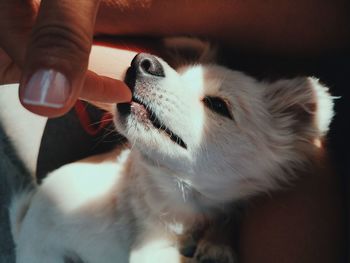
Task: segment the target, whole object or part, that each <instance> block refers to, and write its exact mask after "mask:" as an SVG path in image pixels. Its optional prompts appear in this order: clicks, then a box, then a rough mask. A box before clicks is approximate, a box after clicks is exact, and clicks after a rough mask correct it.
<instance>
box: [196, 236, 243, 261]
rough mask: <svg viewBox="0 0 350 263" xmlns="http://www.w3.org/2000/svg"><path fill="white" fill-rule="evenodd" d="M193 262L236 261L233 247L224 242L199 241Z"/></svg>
mask: <svg viewBox="0 0 350 263" xmlns="http://www.w3.org/2000/svg"><path fill="white" fill-rule="evenodd" d="M192 262H193V263H237V260H236V256H235V253H234V251H233V249H232V248H231V247H230V246H228V245H224V244H214V243H211V242H208V241H205V240H203V241H201V242H200V243H199V244H198V246H197V250H196V253H195V255H194V257H193V259H192Z"/></svg>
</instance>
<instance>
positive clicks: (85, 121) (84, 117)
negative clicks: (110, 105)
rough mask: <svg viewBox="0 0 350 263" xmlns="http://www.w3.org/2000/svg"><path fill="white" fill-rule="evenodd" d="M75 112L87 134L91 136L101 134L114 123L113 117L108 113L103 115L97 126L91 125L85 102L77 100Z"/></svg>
mask: <svg viewBox="0 0 350 263" xmlns="http://www.w3.org/2000/svg"><path fill="white" fill-rule="evenodd" d="M74 109H75V112H76V114H77V116H78V118H79V121H80V123H81V125H82V126H83V129H84V130H85V132H86V133H87V134H89V135H91V136H96V135H97V134H99V133H100V132H101V131H102V130H103V129H104V128H105V127H106V126H108V125H109V124H110V123H111V122H112V118H113V117H112V115H111V114H110V113H109V112H106V113H104V114H103V115H102V117H101V119H100V121H99V122H98V124H97V125H93V124H92V123H91V119H90V117H89V114H88V113H87V111H86V105H85V103H84V102H83V101H81V100H77V102H76V103H75V106H74Z"/></svg>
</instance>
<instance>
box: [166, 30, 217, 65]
mask: <svg viewBox="0 0 350 263" xmlns="http://www.w3.org/2000/svg"><path fill="white" fill-rule="evenodd" d="M163 45H164V48H165V50H166V54H164V57H165V59H166V61H167V62H168V63H169V64H170V65H171V66H173V67H179V66H181V65H184V64H191V63H202V64H203V63H204V64H205V63H214V62H215V61H216V60H217V48H216V47H215V46H214V45H213V44H212V43H210V42H208V41H205V40H201V39H199V38H191V37H170V38H165V39H164V40H163Z"/></svg>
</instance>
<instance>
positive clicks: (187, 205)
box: [126, 149, 211, 223]
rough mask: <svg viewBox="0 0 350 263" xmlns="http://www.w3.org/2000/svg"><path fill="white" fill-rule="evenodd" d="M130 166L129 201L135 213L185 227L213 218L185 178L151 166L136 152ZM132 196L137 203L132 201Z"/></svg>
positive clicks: (130, 157) (162, 167)
mask: <svg viewBox="0 0 350 263" xmlns="http://www.w3.org/2000/svg"><path fill="white" fill-rule="evenodd" d="M128 165H129V168H128V169H127V176H126V178H128V179H127V180H128V183H127V188H128V190H127V192H128V196H129V197H127V198H129V201H130V204H131V205H132V206H133V207H132V208H133V210H134V211H135V210H139V209H142V210H143V211H145V210H148V211H149V213H150V216H156V217H161V218H162V220H164V221H167V220H171V221H174V220H175V221H179V222H186V223H191V222H195V221H196V222H198V220H199V221H201V220H202V219H204V218H208V217H210V214H211V211H210V209H206V208H204V207H203V206H202V204H201V198H202V197H199V196H198V195H199V194H198V193H197V192H196V191H195V190H193V189H192V188H191V186H190V185H189V184H188V183H187V182H186V181H185V180H184V179H183V178H186V175H183V174H176V173H174V172H173V171H171V170H170V169H169V168H167V167H164V166H161V165H158V164H157V165H156V164H153V163H151V162H149V161H148V160H147V158H145V157H144V156H143V155H142V154H141V153H140V152H139V151H137V150H135V149H133V150H132V151H131V152H130V154H129V164H128ZM130 180H131V181H130ZM130 186H131V187H130ZM130 196H132V197H135V198H136V199H133V200H130ZM136 213H137V212H136Z"/></svg>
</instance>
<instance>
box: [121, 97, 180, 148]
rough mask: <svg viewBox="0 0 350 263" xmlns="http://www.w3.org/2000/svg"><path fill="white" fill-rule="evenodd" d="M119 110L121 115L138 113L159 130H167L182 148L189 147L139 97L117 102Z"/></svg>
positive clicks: (144, 120)
mask: <svg viewBox="0 0 350 263" xmlns="http://www.w3.org/2000/svg"><path fill="white" fill-rule="evenodd" d="M117 108H118V112H119V114H121V115H124V116H125V115H129V114H130V113H132V112H133V113H134V114H137V115H138V117H139V118H140V119H141V120H142V121H143V122H144V123H146V120H147V121H149V122H150V124H152V125H153V127H154V128H156V129H157V130H159V131H163V132H165V133H166V134H167V135H168V136H169V138H170V140H172V141H173V142H175V143H176V144H178V145H180V146H181V147H182V148H184V149H187V144H186V143H185V142H184V141H183V140H182V139H181V138H180V137H179V136H178V135H176V134H175V133H173V132H172V131H171V130H170V129H169V128H168V127H166V126H165V125H163V124H162V123H161V122H160V120H159V119H158V118H157V117H156V115H155V114H154V112H152V111H151V110H150V109H149V108H148V107H147V105H145V104H144V103H142V102H141V101H140V100H138V99H137V98H135V97H133V98H132V101H131V102H129V103H120V104H117Z"/></svg>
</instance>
